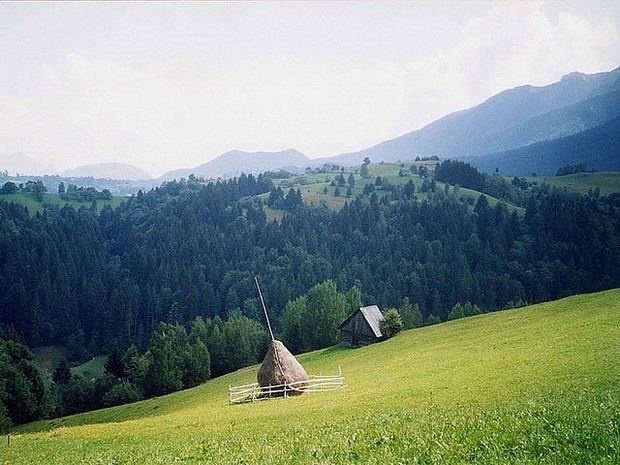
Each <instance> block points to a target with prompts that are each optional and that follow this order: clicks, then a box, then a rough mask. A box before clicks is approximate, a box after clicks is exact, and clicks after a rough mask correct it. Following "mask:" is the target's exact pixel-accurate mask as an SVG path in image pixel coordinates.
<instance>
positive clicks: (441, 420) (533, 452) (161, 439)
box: [0, 290, 620, 465]
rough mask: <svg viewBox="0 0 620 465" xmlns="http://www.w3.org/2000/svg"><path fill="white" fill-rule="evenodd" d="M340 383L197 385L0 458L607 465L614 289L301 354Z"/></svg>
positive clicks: (618, 433) (616, 441)
mask: <svg viewBox="0 0 620 465" xmlns="http://www.w3.org/2000/svg"><path fill="white" fill-rule="evenodd" d="M299 360H300V361H301V363H302V364H303V365H304V366H305V368H306V370H307V371H308V372H309V373H311V374H324V375H327V374H334V373H337V372H338V370H339V368H340V369H342V373H343V375H344V377H345V383H346V387H345V388H344V389H342V390H339V391H332V392H324V393H313V394H310V393H308V394H304V395H302V396H300V397H291V398H288V399H278V400H268V401H264V402H257V403H253V404H242V405H234V406H231V405H229V404H228V387H229V385H239V384H245V383H250V382H253V381H254V380H255V376H256V371H257V367H251V368H247V369H244V370H241V371H238V372H236V373H233V374H230V375H227V376H223V377H221V378H218V379H214V380H211V381H209V382H207V383H205V384H203V385H201V386H199V387H197V388H194V389H191V390H187V391H183V392H179V393H176V394H173V395H169V396H165V397H160V398H155V399H151V400H148V401H143V402H139V403H136V404H132V405H127V406H121V407H116V408H111V409H106V410H101V411H97V412H91V413H88V414H82V415H77V416H73V417H67V418H63V419H55V420H47V421H42V422H38V423H33V424H28V425H24V426H21V427H19V428H16V429H15V430H14V431H13V433H12V434H11V437H10V445H8V444H7V442H8V441H7V438H6V437H5V438H4V439H3V440H2V444H1V445H0V459H1V462H0V463H2V464H4V465H22V464H23V465H26V464H50V465H51V464H93V465H94V464H107V465H111V464H172V463H187V464H207V463H225V464H242V463H245V464H248V463H258V464H263V463H264V464H292V463H308V464H341V463H363V464H386V463H389V464H396V463H406V464H435V463H437V464H440V463H442V464H443V463H447V464H465V463H477V464H498V463H502V464H523V463H536V464H590V463H602V464H617V463H620V290H612V291H607V292H601V293H597V294H589V295H580V296H575V297H570V298H566V299H563V300H560V301H557V302H550V303H543V304H538V305H533V306H529V307H524V308H520V309H515V310H508V311H503V312H497V313H490V314H486V315H480V316H477V317H471V318H466V319H461V320H455V321H451V322H447V323H443V324H439V325H435V326H428V327H424V328H420V329H415V330H410V331H405V332H402V333H400V334H399V335H397V336H396V337H394V338H393V339H390V340H388V341H386V342H382V343H379V344H375V345H373V346H369V347H365V348H359V349H349V348H343V347H332V348H329V349H326V350H322V351H317V352H313V353H309V354H304V355H302V356H300V357H299Z"/></svg>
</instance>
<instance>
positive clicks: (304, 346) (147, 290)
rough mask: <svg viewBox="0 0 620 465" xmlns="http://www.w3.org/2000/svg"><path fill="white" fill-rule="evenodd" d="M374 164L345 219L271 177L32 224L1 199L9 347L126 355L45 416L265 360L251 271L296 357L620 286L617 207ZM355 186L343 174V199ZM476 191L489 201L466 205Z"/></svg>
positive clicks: (141, 197)
mask: <svg viewBox="0 0 620 465" xmlns="http://www.w3.org/2000/svg"><path fill="white" fill-rule="evenodd" d="M363 168H365V169H364V170H360V171H364V176H365V177H364V178H362V177H361V176H360V175H359V174H355V173H354V172H353V171H352V172H351V173H350V175H349V176H348V178H349V181H348V184H349V191H352V189H351V186H352V185H353V184H355V186H356V187H355V189H356V192H359V194H358V195H357V196H353V195H351V196H350V197H347V198H346V200H345V203H344V204H343V205H344V206H342V207H341V208H328V207H327V206H326V205H319V206H312V205H307V204H304V202H303V195H302V193H301V188H300V187H291V188H290V189H289V190H288V191H287V190H286V189H284V190H283V189H281V187H276V186H275V185H274V180H272V179H271V178H269V177H267V176H264V175H261V176H258V177H257V178H255V177H253V176H251V175H250V176H246V175H242V176H241V177H239V178H237V179H234V180H230V181H225V182H224V181H221V182H216V183H205V182H203V181H200V180H198V179H196V178H194V177H191V178H190V179H189V180H183V181H181V182H169V183H166V184H164V185H162V186H161V187H159V188H157V189H154V190H151V191H149V192H145V193H143V192H140V193H139V194H138V195H137V196H135V197H132V198H129V199H128V200H126V201H125V202H123V203H122V204H121V205H120V206H119V207H117V208H116V209H113V208H111V207H110V206H105V207H103V208H102V209H101V210H100V211H98V210H97V209H96V208H95V206H94V205H90V204H87V205H90V206H89V207H88V208H87V207H81V208H79V209H77V210H76V209H75V208H74V207H72V206H69V205H67V206H65V207H63V208H58V207H55V206H51V205H47V206H45V207H44V208H43V209H42V211H41V212H37V213H36V214H30V213H29V211H28V210H27V209H26V208H25V207H23V206H21V205H18V204H14V203H7V202H0V322H1V324H2V331H3V333H4V336H5V337H6V338H9V339H13V340H19V341H23V342H24V343H26V344H27V345H28V346H29V347H36V346H44V345H45V346H47V345H59V346H63V347H65V348H67V349H68V350H69V354H70V357H71V359H73V360H75V361H79V360H84V359H86V358H87V357H91V356H93V355H98V354H110V353H113V354H114V353H115V354H116V355H115V357H113V358H112V359H111V361H110V360H109V364H108V366H107V367H106V368H107V372H108V374H109V375H112V378H110V379H108V380H107V381H105V382H104V383H103V384H101V385H99V386H98V385H95V386H91V387H90V388H89V389H90V391H88V390H86V391H85V389H86V388H85V387H84V386H85V383H86V380H80V379H79V377H78V378H75V377H74V379H73V381H72V382H73V384H71V382H70V381H71V379H70V378H71V377H70V376H67V375H66V374H63V372H62V370H61V371H60V372H59V373H55V376H56V377H57V378H58V380H59V381H58V382H56V384H55V386H56V388H55V389H56V391H54V390H52V393H53V392H56V394H55V395H56V399H57V400H56V401H53V399H52V400H50V402H51V404H52V405H51V406H50V407H49V408H48V409H47V412H48V413H49V412H56V413H66V412H72V411H79V410H84V409H88V408H93V407H97V406H101V405H102V404H101V402H102V399H106V400H105V402H108V405H113V404H115V403H119V402H123V401H128V400H132V399H133V400H135V399H137V398H141V397H142V396H144V395H146V396H149V395H158V394H161V393H165V392H170V391H173V390H176V389H180V388H182V387H188V386H192V385H195V384H197V383H199V382H201V381H202V380H204V379H206V378H208V377H209V376H210V375H213V376H217V375H220V374H223V373H226V372H228V371H231V370H235V369H238V368H240V367H242V366H246V365H248V364H252V363H255V362H257V361H258V360H260V358H261V357H262V356H263V354H264V350H265V347H266V334H265V332H264V330H263V329H262V327H261V324H260V323H259V322H262V316H261V310H260V304H259V300H258V297H257V294H256V289H255V286H254V282H253V279H254V276H258V277H259V278H260V280H261V284H262V286H263V288H264V294H265V298H266V302H267V306H268V307H269V309H270V312H271V315H272V319H273V322H274V323H275V327H276V332H277V333H278V335H279V337H280V338H282V339H283V340H284V341H285V342H286V343H287V344H288V345H289V347H290V348H291V350H293V351H295V352H300V351H304V350H311V349H317V348H321V347H326V346H329V345H331V344H334V343H335V342H336V341H337V332H336V330H335V328H336V326H337V325H338V323H339V322H340V321H342V319H343V318H344V317H345V316H346V314H347V313H348V312H350V311H352V310H353V309H355V308H356V306H359V305H362V304H364V305H370V304H375V303H376V304H378V305H380V306H381V307H382V308H384V309H386V308H390V307H394V308H397V309H399V310H400V311H401V314H402V317H403V320H404V321H405V326H406V327H414V326H420V325H422V324H432V323H435V322H438V321H445V320H447V319H452V318H456V317H462V316H467V315H468V314H474V313H479V312H480V311H483V312H488V311H494V310H498V309H502V308H509V307H514V306H519V305H523V304H524V303H526V302H539V301H544V300H550V299H556V298H559V297H562V296H565V295H569V294H575V293H582V292H590V291H595V290H601V289H607V288H611V287H617V286H620V239H619V238H620V203H619V198H618V196H617V195H611V196H608V197H601V196H600V195H599V194H598V193H597V192H591V193H590V194H588V195H577V194H572V193H569V192H567V191H565V190H560V189H557V188H551V187H550V186H549V185H547V184H542V185H534V184H532V183H531V182H528V181H526V180H525V179H518V178H514V179H512V181H508V180H505V179H503V178H501V177H498V176H488V175H483V174H481V173H479V172H477V171H476V170H475V169H474V168H472V167H471V166H469V165H467V164H465V163H462V162H451V161H444V162H442V163H440V164H438V166H437V168H436V170H435V173H433V172H429V170H426V169H421V168H420V169H419V170H417V174H414V172H416V169H408V170H405V169H404V168H401V169H400V171H399V177H398V179H399V180H400V183H399V184H396V183H390V182H388V181H387V178H385V179H381V177H380V176H375V175H373V174H372V170H370V173H368V172H367V171H368V166H364V167H363ZM412 168H415V167H412ZM420 177H422V178H423V180H422V179H421V178H420ZM414 178H415V179H416V182H414ZM286 181H287V183H288V185H291V184H294V183H295V182H296V181H295V179H286ZM419 181H422V182H419ZM346 183H347V181H345V177H344V175H343V174H342V173H340V174H339V175H338V176H337V177H336V181H334V185H335V186H336V187H335V189H339V184H343V186H342V187H343V190H344V187H346V186H345V184H346ZM362 185H363V188H362V187H361V186H362ZM451 185H452V187H451ZM303 188H304V189H305V186H304V187H303ZM330 189H331V187H330ZM469 189H475V190H476V191H481V192H484V193H483V194H480V193H477V194H475V196H474V197H472V196H471V195H470V194H468V196H463V195H461V194H462V193H461V191H467V192H474V191H470V190H469ZM325 191H326V192H327V191H328V188H327V187H326V188H325ZM323 195H324V196H325V198H328V197H329V195H331V194H328V193H326V194H323ZM498 198H500V199H501V198H503V199H504V200H500V201H498V200H497V199H498ZM274 208H279V209H280V210H279V211H280V214H279V215H274V210H273V209H274ZM268 214H269V217H275V218H277V219H273V220H268ZM326 310H327V311H326ZM162 323H165V324H166V325H165V326H162V325H161V324H162ZM170 347H172V348H173V350H172V352H170V351H169V350H170ZM141 354H144V356H143V355H141ZM158 354H161V357H160V356H159V355H158ZM170 354H175V355H174V356H173V358H172V359H169V355H170ZM7 360H8V359H7ZM7 363H8V362H7ZM7 366H12V365H10V363H9V365H7ZM60 368H62V367H60ZM7 369H9V368H7ZM10 369H11V370H13V369H17V368H10ZM65 371H66V370H65ZM198 372H200V373H202V374H201V375H200V376H199V377H198V378H196V377H195V376H196V373H198ZM28 373H30V372H28ZM24 376H26V375H24ZM28 376H29V375H28ZM33 379H38V378H37V377H36V376H35V377H34V378H33ZM37 383H38V381H37V382H36V383H34V384H32V386H31V387H32V388H33V389H35V387H36V386H37ZM63 383H64V384H63ZM76 383H77V384H78V385H77V386H76V385H75V384H76ZM106 383H107V384H106ZM86 384H87V383H86ZM63 386H65V387H63ZM112 388H114V389H115V390H114V391H112ZM76 392H77V394H76ZM85 392H88V394H84V393H85ZM111 392H112V393H111ZM72 393H73V394H72ZM84 396H86V398H85V397H84ZM106 396H107V397H106ZM52 397H53V396H52ZM58 399H60V400H58ZM103 405H105V403H104V404H103ZM33 415H34V414H33ZM35 416H36V415H35Z"/></svg>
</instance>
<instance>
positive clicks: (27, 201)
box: [0, 192, 125, 214]
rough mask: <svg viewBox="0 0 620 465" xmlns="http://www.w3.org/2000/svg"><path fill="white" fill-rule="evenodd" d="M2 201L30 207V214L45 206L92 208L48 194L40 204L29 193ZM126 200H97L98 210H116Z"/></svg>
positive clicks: (90, 203) (120, 198)
mask: <svg viewBox="0 0 620 465" xmlns="http://www.w3.org/2000/svg"><path fill="white" fill-rule="evenodd" d="M2 200H4V201H6V202H15V203H19V204H22V205H24V206H26V207H28V211H29V212H30V214H35V213H37V212H42V211H43V206H44V205H45V204H49V205H55V206H57V207H59V208H62V207H64V206H65V205H71V206H72V207H73V208H75V209H76V210H78V209H79V208H80V207H86V208H90V206H91V205H92V202H75V201H71V202H67V201H66V200H63V199H61V198H60V196H59V195H56V194H48V193H46V194H43V201H42V202H39V201H38V200H37V199H36V198H35V196H34V194H31V193H27V192H17V193H16V194H8V195H6V194H5V195H0V201H2ZM124 200H125V198H124V197H113V198H112V200H97V208H98V209H101V208H103V207H104V206H105V205H111V206H112V208H116V207H118V206H119V205H120V203H121V202H123V201H124Z"/></svg>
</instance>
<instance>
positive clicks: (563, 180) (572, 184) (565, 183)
mask: <svg viewBox="0 0 620 465" xmlns="http://www.w3.org/2000/svg"><path fill="white" fill-rule="evenodd" d="M528 180H529V181H530V182H538V183H542V182H546V183H547V184H550V185H552V186H557V187H566V188H567V189H569V190H571V191H573V192H577V193H579V194H587V193H588V191H589V190H595V189H596V188H597V187H598V188H599V189H600V193H601V195H609V194H614V193H618V192H620V172H607V173H605V172H603V173H577V174H571V175H568V176H549V177H544V178H543V177H541V178H528Z"/></svg>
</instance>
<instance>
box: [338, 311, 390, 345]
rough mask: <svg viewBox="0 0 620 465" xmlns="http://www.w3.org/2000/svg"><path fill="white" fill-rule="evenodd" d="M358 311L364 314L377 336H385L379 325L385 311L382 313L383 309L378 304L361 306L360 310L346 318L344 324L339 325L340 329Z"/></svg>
mask: <svg viewBox="0 0 620 465" xmlns="http://www.w3.org/2000/svg"><path fill="white" fill-rule="evenodd" d="M358 312H359V313H361V314H362V316H363V317H364V319H365V320H366V322H367V323H368V326H369V327H370V329H371V330H372V332H373V334H374V335H375V337H377V338H380V337H383V333H381V328H380V327H379V325H380V324H381V320H383V313H381V310H380V309H379V307H378V306H376V305H370V306H368V307H360V308H359V310H357V311H355V312H353V313H352V314H351V315H350V316H349V317H348V318H347V319H346V320H344V321H343V322H342V324H341V325H340V326H338V329H343V328H344V327H345V326H346V324H347V323H348V322H349V321H350V320H351V318H353V317H354V316H355V315H356V314H357V313H358Z"/></svg>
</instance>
